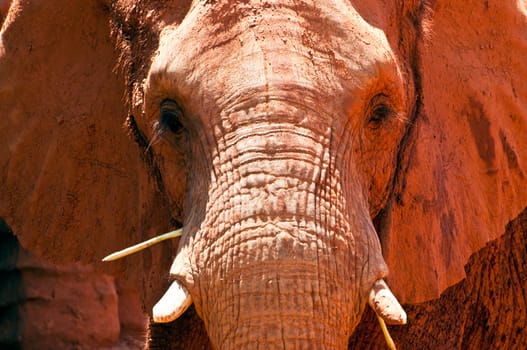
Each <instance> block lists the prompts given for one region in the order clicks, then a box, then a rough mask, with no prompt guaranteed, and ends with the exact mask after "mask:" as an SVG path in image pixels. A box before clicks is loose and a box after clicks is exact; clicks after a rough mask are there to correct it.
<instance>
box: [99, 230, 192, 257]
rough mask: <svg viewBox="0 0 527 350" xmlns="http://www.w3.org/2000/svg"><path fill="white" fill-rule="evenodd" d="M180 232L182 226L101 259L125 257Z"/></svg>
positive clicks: (173, 236)
mask: <svg viewBox="0 0 527 350" xmlns="http://www.w3.org/2000/svg"><path fill="white" fill-rule="evenodd" d="M182 232H183V228H180V229H177V230H175V231H171V232H168V233H164V234H162V235H159V236H156V237H154V238H151V239H149V240H147V241H144V242H141V243H138V244H136V245H133V246H131V247H128V248H125V249H123V250H119V251H118V252H115V253H112V254H110V255H108V256H106V257H105V258H104V259H102V261H113V260H117V259H120V258H123V257H125V256H127V255H130V254H133V253H136V252H138V251H141V250H143V249H146V248H148V247H151V246H153V245H154V244H157V243H159V242H162V241H164V240H167V239H170V238H176V237H179V236H181V234H182Z"/></svg>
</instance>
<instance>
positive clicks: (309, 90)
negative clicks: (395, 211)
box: [137, 1, 411, 348]
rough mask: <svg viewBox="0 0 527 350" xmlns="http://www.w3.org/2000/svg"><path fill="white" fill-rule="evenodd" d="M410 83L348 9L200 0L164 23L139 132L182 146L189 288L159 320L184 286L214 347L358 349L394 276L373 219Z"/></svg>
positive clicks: (378, 34)
mask: <svg viewBox="0 0 527 350" xmlns="http://www.w3.org/2000/svg"><path fill="white" fill-rule="evenodd" d="M342 13H346V14H347V15H346V16H342ZM315 15H316V17H314V16H315ZM328 24H329V26H328ZM323 28H326V29H324V30H323ZM277 30H278V31H279V34H277ZM322 33H323V34H322ZM408 86H409V82H408V81H407V80H405V79H404V77H403V74H402V71H401V70H400V68H399V63H398V62H397V59H396V57H395V55H394V54H393V53H392V50H391V49H390V46H389V44H388V41H387V39H386V37H385V35H384V33H383V32H382V31H379V30H378V29H376V28H375V27H373V26H372V25H370V24H368V23H367V22H366V21H365V20H364V19H363V18H361V17H360V16H359V14H358V13H357V12H356V11H355V10H354V9H353V7H351V6H350V5H349V4H346V3H344V2H343V3H335V4H334V7H328V6H327V5H317V4H315V3H313V4H303V5H302V6H300V5H297V4H294V3H292V2H291V3H288V2H282V3H276V4H275V3H272V2H269V3H267V2H263V3H260V2H254V3H252V2H250V3H241V2H240V3H237V2H221V1H218V2H215V3H214V4H208V3H202V2H195V3H193V4H192V6H191V8H190V9H189V12H188V13H187V15H186V17H185V19H184V20H183V21H182V22H181V23H180V24H178V25H177V26H174V25H171V24H167V25H166V26H165V27H164V28H163V30H162V32H161V34H160V42H159V48H158V54H157V55H156V57H155V58H154V60H153V63H152V65H151V68H150V71H149V74H148V79H147V81H146V83H145V112H144V114H143V115H144V119H139V118H137V119H138V127H139V129H141V130H149V129H150V128H149V126H151V125H155V127H154V128H153V129H152V130H153V133H152V134H151V135H148V136H149V138H150V139H151V140H152V139H155V138H156V137H160V138H164V139H165V140H166V141H168V142H166V144H165V145H161V143H159V144H158V143H156V142H153V145H152V148H153V149H154V150H155V151H156V152H158V153H160V154H163V153H164V152H165V151H164V150H163V148H168V147H170V148H172V150H170V151H168V152H180V153H181V154H185V155H186V156H187V160H186V166H187V171H188V174H189V177H188V180H187V190H186V195H185V209H184V218H185V219H184V229H183V236H182V239H181V241H180V243H179V244H180V247H179V251H178V253H177V257H176V259H175V261H174V264H173V265H172V268H171V275H172V277H173V278H174V279H175V280H176V282H175V283H176V284H175V285H173V287H171V289H170V290H169V293H167V295H166V296H165V297H164V299H163V300H162V302H161V303H159V304H158V307H157V308H156V309H154V311H155V312H154V318H155V319H159V320H163V321H164V320H172V319H173V317H168V316H169V315H173V316H177V313H174V312H173V311H174V310H175V309H177V310H182V308H181V307H180V305H179V304H178V301H180V302H181V303H183V304H184V305H188V299H187V297H182V298H181V299H178V298H177V297H176V296H175V295H180V296H185V295H186V296H188V298H191V299H192V301H193V303H194V305H195V306H196V310H197V311H198V313H199V315H200V316H201V317H202V318H203V320H204V322H205V325H206V327H207V330H208V334H209V335H210V337H211V339H212V342H213V343H214V344H215V345H216V346H217V347H221V348H239V347H254V346H256V344H257V343H258V342H260V343H262V344H265V343H266V342H269V344H271V343H272V344H282V343H285V344H297V345H300V344H304V345H306V344H312V343H313V342H320V344H321V345H324V346H328V347H331V346H333V347H334V346H338V347H343V346H345V345H346V343H347V340H348V338H349V336H350V334H351V332H352V330H353V328H354V326H355V325H356V323H357V322H358V320H359V318H360V314H361V312H362V310H363V306H364V305H365V303H366V300H367V297H368V295H369V293H370V292H371V291H372V288H373V286H374V284H375V282H376V281H378V280H380V279H382V278H384V277H386V276H387V274H388V268H387V266H386V264H385V262H384V259H383V257H382V252H381V246H380V243H379V238H378V235H377V233H376V232H375V228H374V226H373V223H372V219H371V218H372V217H374V216H375V215H377V213H378V212H379V210H380V208H382V207H384V206H385V204H386V201H387V199H388V196H387V195H388V194H389V193H390V188H391V187H392V186H393V180H394V174H395V169H396V166H395V165H396V163H397V155H398V150H399V145H400V143H401V141H402V139H403V136H404V134H405V131H406V130H407V127H408V122H407V121H408V118H409V117H408V105H409V104H408V103H407V102H408V98H409V96H411V94H409V93H408V92H407V91H408ZM328 97H330V98H329V99H328ZM172 165H173V164H172ZM162 173H164V174H165V173H169V174H182V173H183V170H182V169H181V168H177V167H173V166H171V164H166V165H165V166H164V168H163V170H162ZM169 191H170V190H169ZM343 267H345V268H343ZM187 291H188V292H187ZM171 303H172V304H173V305H171ZM337 315H338V317H337ZM314 317H316V318H317V319H318V320H319V321H318V322H317V323H316V324H313V318H314ZM399 317H402V316H401V315H399Z"/></svg>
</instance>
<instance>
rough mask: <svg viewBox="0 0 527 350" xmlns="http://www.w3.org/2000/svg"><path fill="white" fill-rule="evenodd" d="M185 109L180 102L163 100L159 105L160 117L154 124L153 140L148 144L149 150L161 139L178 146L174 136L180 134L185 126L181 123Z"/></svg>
mask: <svg viewBox="0 0 527 350" xmlns="http://www.w3.org/2000/svg"><path fill="white" fill-rule="evenodd" d="M183 115H184V113H183V109H182V108H181V107H180V106H179V104H178V103H177V102H176V101H174V100H171V99H166V100H163V102H161V104H160V107H159V118H158V120H156V121H155V122H154V124H153V131H154V133H153V136H152V140H151V141H150V143H149V144H148V147H147V150H148V149H150V147H152V146H153V145H155V144H156V143H157V142H158V141H159V140H160V139H163V140H165V141H167V142H168V143H170V144H172V145H174V146H176V143H177V142H175V141H174V137H173V136H180V135H181V134H182V132H183V131H184V129H185V127H184V126H183V124H182V123H181V118H182V117H183Z"/></svg>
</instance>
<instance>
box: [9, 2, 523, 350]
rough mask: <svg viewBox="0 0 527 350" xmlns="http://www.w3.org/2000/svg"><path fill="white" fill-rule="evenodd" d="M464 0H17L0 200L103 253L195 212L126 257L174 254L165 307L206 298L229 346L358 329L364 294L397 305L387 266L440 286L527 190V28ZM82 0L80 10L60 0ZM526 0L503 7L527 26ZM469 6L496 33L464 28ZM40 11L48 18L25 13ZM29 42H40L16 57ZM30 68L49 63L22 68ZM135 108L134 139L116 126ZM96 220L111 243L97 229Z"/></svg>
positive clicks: (21, 226) (413, 292)
mask: <svg viewBox="0 0 527 350" xmlns="http://www.w3.org/2000/svg"><path fill="white" fill-rule="evenodd" d="M81 3H82V4H81ZM75 4H76V5H75ZM451 5H452V4H450V3H449V1H444V2H441V1H437V2H432V3H430V4H428V3H427V4H423V3H417V2H416V3H413V2H408V3H398V2H393V3H390V4H385V3H384V2H382V1H378V2H377V1H373V2H369V3H368V4H364V3H361V2H357V1H349V0H334V1H292V0H291V1H271V0H266V1H256V0H254V1H253V0H251V1H243V2H242V1H226V0H217V1H193V2H190V1H188V2H178V3H177V4H170V5H169V4H164V5H160V4H158V3H157V2H156V1H144V2H137V3H133V4H131V3H129V2H126V1H101V2H94V3H87V2H82V1H80V0H79V1H78V4H77V2H72V4H68V5H65V6H64V7H63V8H60V9H56V8H54V7H53V6H52V5H49V4H37V3H35V4H33V3H31V4H26V5H24V6H23V4H21V3H19V2H17V1H14V2H13V5H12V6H11V10H10V12H9V14H8V16H7V20H6V22H5V23H4V25H3V29H2V37H1V38H2V42H0V53H1V56H0V72H1V73H2V76H6V77H7V78H5V80H4V81H3V82H1V83H0V84H2V85H0V92H2V95H0V97H1V98H3V100H2V101H7V102H6V103H3V104H1V106H2V107H0V108H2V109H1V110H0V111H2V113H5V114H6V115H7V116H8V118H4V121H3V125H2V130H4V131H5V130H10V129H12V128H17V129H20V130H23V132H22V133H20V134H17V135H12V134H8V137H6V138H5V139H4V141H3V142H4V143H5V148H4V149H7V150H8V152H7V155H6V156H5V157H3V158H2V161H3V163H2V166H1V167H0V169H3V170H2V172H1V173H0V174H1V175H2V181H1V186H2V187H1V188H0V191H1V193H2V194H7V195H6V198H7V200H6V201H3V202H2V203H1V204H2V206H1V212H0V216H2V217H4V218H5V219H6V221H7V222H8V223H9V224H10V225H11V227H12V228H13V231H14V232H15V233H17V234H18V235H19V236H20V237H21V241H22V242H23V244H24V245H26V246H28V247H33V248H34V249H37V250H39V251H41V252H42V253H43V254H44V255H46V256H49V257H51V258H53V259H54V260H62V259H71V258H75V259H77V260H81V261H95V257H96V256H97V254H99V255H100V256H102V255H103V254H104V253H107V252H108V251H109V250H111V249H109V248H108V247H112V248H117V247H119V246H122V245H123V242H127V243H129V242H131V241H133V240H134V239H135V240H137V238H139V237H141V235H142V234H144V231H146V230H152V229H161V228H168V227H170V226H183V229H182V237H181V239H180V240H179V242H178V244H179V245H178V248H177V253H176V252H175V249H174V250H171V249H170V246H169V245H167V246H165V248H164V251H162V252H160V251H159V250H158V251H154V252H153V253H151V252H147V253H145V254H144V256H143V257H138V258H137V259H141V260H135V261H136V262H138V263H137V264H136V265H138V266H139V267H137V266H135V267H132V265H134V264H132V263H130V262H124V263H123V265H121V266H120V267H121V270H122V271H124V272H125V273H126V272H128V273H129V271H134V269H135V271H138V270H139V271H142V272H143V273H144V272H145V271H146V272H148V273H150V275H147V276H146V277H140V278H137V279H136V280H137V281H148V280H151V279H155V276H162V275H163V272H162V271H161V269H160V267H159V266H160V265H162V264H164V263H166V259H167V258H169V257H173V256H174V255H175V259H174V261H173V264H172V267H171V268H170V275H171V278H172V279H173V281H174V282H173V284H172V285H171V287H170V288H169V290H168V291H167V293H166V294H165V296H163V297H162V298H161V300H160V301H159V303H158V304H157V305H156V306H155V307H154V319H155V320H157V321H161V322H165V321H171V320H173V319H174V318H176V317H178V316H179V315H180V314H181V313H182V312H183V311H184V310H185V309H186V308H187V307H188V306H189V305H190V304H191V303H193V304H194V305H195V308H196V311H197V312H198V314H199V315H200V317H201V318H202V319H203V321H204V324H205V327H206V329H207V333H208V335H209V337H210V339H211V342H212V344H213V345H214V346H215V347H218V348H253V347H257V346H263V347H295V346H296V347H316V348H322V347H327V348H345V347H346V345H347V342H348V338H349V336H350V335H351V333H352V332H353V330H354V328H355V326H356V324H357V322H358V321H359V320H360V315H361V313H362V311H363V309H364V306H365V305H366V303H367V302H368V301H369V302H370V304H371V305H372V306H373V307H374V309H375V311H376V312H377V313H378V315H379V316H380V317H381V318H384V319H386V320H388V321H389V322H393V323H403V322H404V321H405V316H404V311H402V308H400V306H399V304H398V302H397V300H396V299H395V297H394V296H393V295H392V294H391V292H390V291H389V289H388V287H387V285H386V283H385V282H384V280H383V279H385V278H386V277H388V276H390V277H389V279H388V282H389V283H390V284H391V285H392V287H394V290H395V294H397V295H399V296H401V297H402V300H403V301H405V302H417V301H423V300H427V299H430V298H434V297H437V295H438V294H439V293H440V292H441V291H442V290H444V289H445V288H446V287H448V286H449V285H451V284H452V283H455V282H456V281H457V280H459V279H460V278H462V277H463V264H464V262H465V261H466V259H467V257H468V256H469V255H470V254H471V253H472V252H473V251H475V250H477V249H479V248H481V246H482V245H483V244H484V243H485V242H487V241H488V240H489V239H491V238H492V237H493V235H496V234H498V233H499V232H501V231H500V230H499V229H498V228H499V227H500V226H502V225H503V224H504V223H506V222H507V220H508V219H510V218H511V217H512V216H513V215H514V214H516V213H517V212H518V211H519V210H520V209H521V208H522V207H523V206H524V205H525V204H526V198H525V195H523V194H521V193H517V192H516V191H515V190H514V189H515V188H518V186H521V185H522V184H525V179H524V175H523V174H524V167H525V164H524V163H523V159H524V158H522V157H521V152H525V151H524V150H527V145H526V144H525V143H526V141H525V138H522V137H521V136H520V135H521V134H519V133H518V131H521V130H524V129H525V126H526V121H525V118H524V117H523V116H522V115H524V114H522V113H521V111H522V109H521V108H522V106H523V107H525V96H526V94H525V88H524V87H523V85H522V84H520V83H519V80H518V79H520V78H518V77H520V76H525V74H523V75H522V74H518V76H516V75H514V74H513V73H514V72H520V71H521V72H520V73H525V72H523V71H522V69H523V68H521V66H522V65H520V64H519V63H518V61H517V57H516V56H514V55H512V54H511V53H510V52H509V51H508V50H506V49H505V46H506V44H507V45H509V44H510V45H513V46H514V47H519V48H521V49H523V50H524V51H525V48H524V46H522V43H523V41H525V40H524V39H525V38H521V39H517V40H518V42H515V41H514V40H512V39H511V40H510V41H507V43H503V44H498V43H495V44H493V45H495V46H494V48H495V49H496V50H497V52H499V55H493V54H492V53H483V51H485V50H486V49H487V48H485V50H484V49H483V48H480V47H479V45H477V44H475V43H476V42H478V38H480V37H484V38H495V37H497V35H498V34H496V33H498V32H497V31H496V30H497V29H496V28H495V27H494V26H492V23H491V21H490V19H488V17H487V16H486V15H485V13H486V12H485V11H488V8H487V9H485V8H480V7H477V6H476V5H474V6H475V7H474V8H475V9H474V10H471V12H470V13H471V15H470V16H467V11H465V10H463V11H461V10H460V11H459V13H458V12H456V11H449V10H448V8H449V6H451ZM75 6H81V7H82V8H83V9H84V12H83V13H86V15H83V16H82V21H77V20H76V18H81V17H78V16H77V17H74V16H73V17H68V16H67V15H66V14H69V13H76V12H75V11H80V10H75ZM467 6H468V5H467ZM518 6H519V5H518ZM518 6H516V5H515V4H512V5H510V6H509V5H507V6H503V7H501V8H500V11H501V12H500V13H501V14H502V15H503V16H510V17H511V18H513V20H514V21H516V22H518V23H521V26H518V28H520V27H521V28H524V27H525V8H524V7H521V6H520V7H518ZM20 9H22V10H21V11H20ZM37 10H40V11H41V12H42V11H43V10H47V11H54V13H55V16H49V18H48V17H46V18H42V17H38V16H37V15H36V13H37V12H38V11H37ZM463 16H467V18H468V23H472V24H473V25H474V26H475V25H477V24H478V23H479V24H480V25H479V26H478V28H480V29H478V30H479V31H481V32H483V34H484V35H483V34H482V33H479V32H478V30H475V29H473V27H472V26H471V27H470V28H471V29H470V30H460V29H459V23H460V22H462V21H463V20H464V17H463ZM35 18H37V19H38V21H37V22H35ZM52 18H62V20H61V22H60V23H61V24H63V26H59V27H58V28H57V27H56V26H52V25H50V24H49V23H54V22H52ZM83 21H84V22H86V23H95V25H93V26H86V25H84V24H83ZM41 22H42V24H41V26H42V27H43V28H48V29H47V32H46V31H44V32H43V33H44V34H39V35H41V36H42V37H40V36H38V35H37V36H34V37H33V36H32V34H31V33H29V34H28V32H27V31H25V28H27V25H28V23H36V24H35V25H38V23H41ZM108 23H109V24H108ZM482 23H483V24H484V25H481V24H482ZM456 25H458V27H456ZM522 26H523V27H522ZM87 28H95V29H92V30H88V29H87ZM65 29H68V30H70V31H71V33H72V34H71V35H73V36H74V37H75V38H80V40H74V41H72V42H69V41H59V42H58V45H55V46H54V47H55V49H54V50H57V47H58V49H59V50H62V51H60V53H58V52H59V51H53V50H51V49H50V48H47V51H46V47H47V46H46V42H45V41H42V40H41V38H43V37H46V36H45V35H47V36H52V37H53V35H56V34H57V33H59V32H60V31H64V30H65ZM500 30H501V31H500V33H501V35H502V36H504V37H507V38H514V37H516V36H515V30H516V29H515V28H507V29H500ZM518 30H519V29H518ZM17 35H18V36H17ZM35 35H36V34H35ZM478 35H483V36H478ZM20 36H21V37H22V38H23V39H24V40H21V39H20ZM15 38H16V39H17V40H18V41H17V40H15ZM447 39H448V40H447ZM445 40H447V41H448V43H447V44H444V43H443V44H442V43H441V42H442V41H445ZM522 40H523V41H522ZM20 42H24V43H26V42H27V43H28V44H27V46H26V47H24V50H22V51H24V52H26V53H28V52H29V53H31V54H32V55H33V56H28V58H24V59H23V60H21V61H20V57H22V56H21V49H20V47H18V49H16V48H17V43H20ZM463 45H465V46H463ZM482 45H483V44H482ZM502 46H503V47H502ZM462 49H464V50H465V51H463V50H462ZM50 50H51V51H50ZM459 50H461V51H459ZM33 51H35V52H34V53H33ZM458 52H464V53H465V55H466V56H467V57H468V58H470V59H471V60H470V62H471V63H470V64H468V63H467V62H466V60H465V58H466V57H464V56H459V57H458V56H457V53H458ZM94 53H96V55H94ZM46 55H48V56H46ZM35 56H36V58H33V57H35ZM101 57H102V59H101ZM445 57H446V58H452V57H454V58H455V59H453V60H448V59H445V60H443V58H445ZM45 59H48V60H51V61H53V62H58V63H59V64H58V65H52V64H47V65H42V64H41V65H38V64H37V63H36V62H44V61H45ZM15 63H17V64H18V66H19V67H22V68H21V69H20V72H21V73H19V74H15V73H12V72H11V71H9V69H12V67H15V66H16V65H15ZM50 66H51V67H50ZM116 66H117V67H118V69H116ZM467 67H468V68H467ZM29 68H32V69H33V70H34V71H35V70H36V72H37V73H38V74H40V75H38V74H36V75H35V76H36V77H39V76H42V77H44V78H48V79H42V80H39V79H33V80H34V81H35V85H34V86H32V87H27V86H26V85H25V82H27V81H28V79H27V76H26V75H27V74H29V73H27V72H28V71H27V69H29ZM469 68H470V69H469ZM24 69H26V70H24ZM119 69H120V70H119ZM94 72H95V74H93V73H94ZM32 74H35V73H32ZM504 76H506V77H507V79H510V82H509V81H508V80H506V79H504V78H503V77H504ZM30 77H31V76H30ZM99 77H101V78H99ZM478 77H479V78H478ZM445 82H447V83H448V84H447V83H445ZM500 84H501V85H500ZM48 86H50V87H52V89H49V88H48V89H46V87H48ZM71 86H75V87H77V86H78V87H82V88H80V90H78V92H79V94H78V95H75V94H72V93H71V92H70V91H69V90H68V87H71ZM445 86H448V87H449V89H446V88H445ZM84 87H89V88H86V91H84ZM497 87H499V88H497ZM452 95H453V96H452ZM35 96H37V97H38V99H37V101H34V100H33V98H34V97H35ZM123 96H127V98H126V101H125V103H122V97H123ZM15 97H17V98H15ZM94 101H97V103H96V104H94ZM522 103H523V104H522ZM127 112H129V113H128V114H129V116H128V118H127V122H126V126H127V130H128V134H129V136H130V138H132V139H133V140H135V142H136V143H137V144H138V145H139V146H140V147H138V148H137V147H132V145H131V144H132V143H131V142H130V143H129V144H127V143H126V141H124V138H125V135H124V133H123V132H122V128H121V123H122V121H123V119H122V118H120V116H122V115H125V113H127ZM38 116H40V118H38ZM454 124H455V125H456V127H453V125H454ZM43 128H48V129H50V130H53V133H52V134H51V136H49V135H44V134H42V130H43ZM495 139H499V140H500V142H499V145H501V146H499V147H498V146H496V145H495V141H494V140H495ZM59 140H65V142H64V143H59ZM62 145H69V146H71V147H70V148H63V147H62ZM35 146H38V147H35ZM42 146H45V147H42ZM524 146H526V147H524ZM110 150H115V152H113V153H112V152H110ZM22 152H24V154H25V157H21V156H17V155H19V154H21V153H22ZM61 167H62V169H61ZM14 174H20V175H22V176H24V177H25V178H24V179H20V178H19V177H18V176H15V175H14ZM62 177H65V180H62ZM489 186H490V188H491V190H489V189H488V188H489ZM56 201H59V202H60V203H65V204H62V205H59V206H58V207H57V208H55V207H54V206H53V204H54V203H55V202H56ZM482 213H483V214H482ZM86 214H88V215H87V216H86V217H83V216H82V215H86ZM43 217H45V219H43ZM180 223H181V225H180ZM94 227H95V229H94ZM42 232H46V236H45V235H41V234H40V233H42ZM123 232H129V235H127V236H125V235H124V234H123ZM138 232H141V234H138ZM103 236H106V238H107V242H108V243H107V247H104V248H105V249H102V248H103V247H100V246H97V245H96V244H94V243H89V242H90V241H98V239H99V238H100V237H103ZM50 237H52V238H56V237H62V238H61V240H57V239H53V240H50ZM78 237H82V239H80V240H79V238H78ZM48 240H50V242H51V243H50V242H48ZM63 245H64V246H67V247H68V251H67V253H60V254H58V253H57V252H55V251H54V248H55V249H56V248H57V247H58V248H60V247H62V246H63ZM86 247H90V249H87V248H86ZM125 264H126V265H125ZM388 268H390V275H388ZM122 271H121V272H122ZM159 279H161V278H160V277H158V280H159ZM145 285H147V283H145ZM146 289H148V287H147V288H146ZM154 289H155V288H154ZM152 294H156V293H150V295H147V303H148V302H149V301H150V300H148V299H151V298H152V297H153V296H152Z"/></svg>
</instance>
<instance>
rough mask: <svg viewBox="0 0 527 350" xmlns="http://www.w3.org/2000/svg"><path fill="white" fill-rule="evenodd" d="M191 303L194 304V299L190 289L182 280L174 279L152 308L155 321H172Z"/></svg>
mask: <svg viewBox="0 0 527 350" xmlns="http://www.w3.org/2000/svg"><path fill="white" fill-rule="evenodd" d="M190 304H192V299H191V298H190V293H189V292H188V290H187V289H186V288H185V287H184V286H183V285H182V284H181V283H180V282H178V281H174V282H172V284H171V285H170V287H169V288H168V290H167V291H166V292H165V294H164V295H163V296H162V297H161V299H160V300H159V301H158V302H157V304H155V305H154V308H153V310H152V311H153V312H152V315H153V318H154V322H158V323H167V322H172V321H174V320H175V319H177V318H178V317H179V316H181V315H182V314H183V312H185V310H187V309H188V307H189V306H190Z"/></svg>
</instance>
